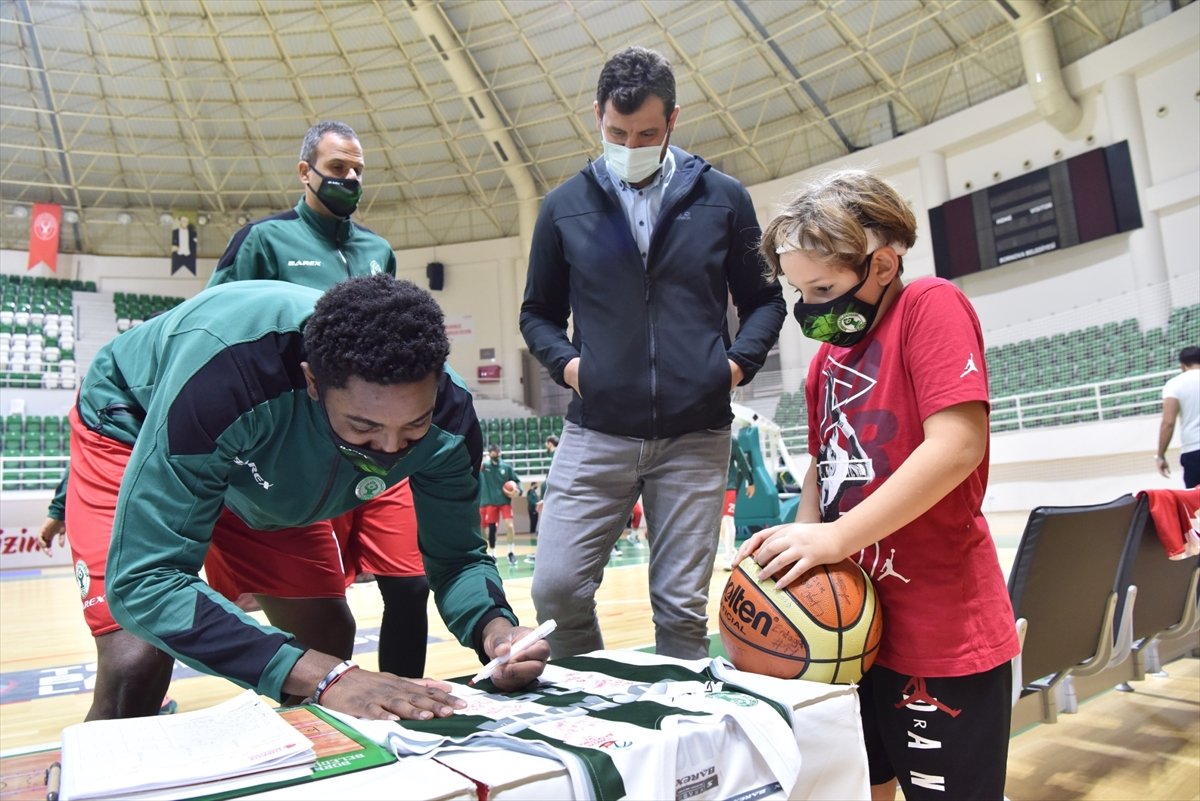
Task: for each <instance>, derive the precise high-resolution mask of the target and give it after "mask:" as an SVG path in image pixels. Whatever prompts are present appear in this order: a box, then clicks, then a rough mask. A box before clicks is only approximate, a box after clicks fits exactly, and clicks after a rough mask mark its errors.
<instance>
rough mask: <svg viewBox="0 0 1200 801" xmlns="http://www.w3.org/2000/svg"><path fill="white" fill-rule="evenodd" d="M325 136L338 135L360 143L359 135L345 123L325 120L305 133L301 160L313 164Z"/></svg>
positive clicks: (301, 146)
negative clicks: (318, 146) (318, 147)
mask: <svg viewBox="0 0 1200 801" xmlns="http://www.w3.org/2000/svg"><path fill="white" fill-rule="evenodd" d="M325 134H337V135H338V136H341V137H344V138H346V139H353V140H354V141H355V142H357V141H358V134H356V133H355V132H354V129H353V128H351V127H350V126H349V125H347V124H346V123H344V122H338V121H337V120H324V121H322V122H318V123H317V124H316V125H314V126H313V127H311V128H309V129H308V130H307V131H306V132H305V133H304V141H303V142H302V143H301V144H300V160H301V161H303V162H305V163H307V164H312V163H313V161H315V160H316V158H317V145H319V144H321V140H322V139H324V138H325Z"/></svg>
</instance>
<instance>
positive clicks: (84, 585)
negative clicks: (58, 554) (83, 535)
mask: <svg viewBox="0 0 1200 801" xmlns="http://www.w3.org/2000/svg"><path fill="white" fill-rule="evenodd" d="M75 583H76V584H78V585H79V597H80V598H87V594H88V589H90V588H91V586H92V576H91V574H90V573H88V568H87V562H85V561H83V560H82V559H80V560H79V561H78V562H76V563H75Z"/></svg>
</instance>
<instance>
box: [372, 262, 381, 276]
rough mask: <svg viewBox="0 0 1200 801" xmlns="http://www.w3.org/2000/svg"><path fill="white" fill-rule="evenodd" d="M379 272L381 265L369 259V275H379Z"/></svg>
mask: <svg viewBox="0 0 1200 801" xmlns="http://www.w3.org/2000/svg"><path fill="white" fill-rule="evenodd" d="M381 272H383V265H382V264H380V263H379V262H377V261H375V260H374V259H371V275H379V274H380V273H381Z"/></svg>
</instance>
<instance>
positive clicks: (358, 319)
mask: <svg viewBox="0 0 1200 801" xmlns="http://www.w3.org/2000/svg"><path fill="white" fill-rule="evenodd" d="M304 351H305V358H306V359H307V361H308V366H309V369H310V370H312V374H313V378H315V379H316V381H317V383H318V384H319V385H320V386H322V387H339V388H340V387H344V386H346V382H347V381H348V380H349V379H350V377H351V376H357V377H359V378H361V379H362V380H363V381H367V382H370V383H372V384H411V383H413V382H415V381H420V380H421V379H423V378H425V377H426V376H427V375H429V374H431V373H438V374H440V373H441V371H442V369H443V367H444V366H445V364H446V357H447V356H448V355H449V353H450V340H449V338H448V337H447V336H446V325H445V318H444V316H443V315H442V309H441V307H440V306H438V304H437V301H435V300H434V299H433V297H432V296H431V295H430V294H429V293H428V292H426V291H425V290H423V289H421V288H420V287H418V286H417V285H416V284H414V283H412V282H411V281H401V280H397V279H395V278H392V277H391V276H390V275H385V274H382V273H381V274H379V275H372V276H361V277H358V278H351V279H349V280H346V281H342V282H341V283H338V284H334V285H333V286H332V287H331V288H330V289H329V290H328V291H327V292H326V293H325V294H324V295H322V296H321V297H320V299H318V300H317V305H316V308H314V309H313V313H312V316H311V317H309V318H308V322H307V324H305V326H304Z"/></svg>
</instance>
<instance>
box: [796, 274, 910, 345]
mask: <svg viewBox="0 0 1200 801" xmlns="http://www.w3.org/2000/svg"><path fill="white" fill-rule="evenodd" d="M874 255H875V252H874V251H872V252H870V253H868V254H867V258H866V260H865V261H863V263H862V267H861V268H860V269H862V270H863V271H864V272H863V279H862V280H861V281H859V282H858V283H857V284H855V285H854V286H853V287H852V288H851V289H850V290H849V291H847V292H845V293H844V294H842V295H839V296H838V297H836V298H834V299H833V300H829V301H825V302H824V303H805V302H803V300H802V301H801V302H799V303H797V304H796V305H795V306H793V307H792V315H793V316H794V317H795V318H796V322H798V323H799V324H800V330H801V331H802V332H804V336H806V337H808V338H809V339H815V340H817V341H818V342H828V343H829V344H830V345H837V346H838V347H842V348H848V347H850V346H852V345H856V344H858V343H859V342H860V341H862V338H863V337H865V336H866V335H867V332H868V331H870V330H871V325H872V323H874V322H875V315H876V314H877V313H878V312H879V303H878V302H876V303H867V302H866V301H865V300H861V299H860V298H857V297H855V293H857V292H858V291H859V290H860V289H862V288H863V286H864V285H865V284H866V283H867V278H868V277H869V276H870V275H871V257H872V256H874ZM884 289H885V290H886V289H887V287H884ZM882 300H883V296H882V295H881V296H880V301H882Z"/></svg>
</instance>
